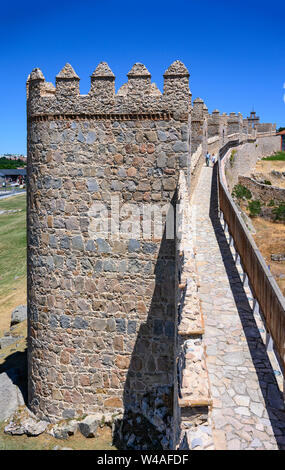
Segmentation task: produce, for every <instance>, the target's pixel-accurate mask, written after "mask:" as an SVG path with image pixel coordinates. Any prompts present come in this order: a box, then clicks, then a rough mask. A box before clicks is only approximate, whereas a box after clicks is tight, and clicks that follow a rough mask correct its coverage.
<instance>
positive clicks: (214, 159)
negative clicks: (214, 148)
mask: <svg viewBox="0 0 285 470" xmlns="http://www.w3.org/2000/svg"><path fill="white" fill-rule="evenodd" d="M212 163H213V167H214V166H215V163H216V155H215V154H214V153H213V154H212Z"/></svg>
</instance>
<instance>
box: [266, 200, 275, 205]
mask: <svg viewBox="0 0 285 470" xmlns="http://www.w3.org/2000/svg"><path fill="white" fill-rule="evenodd" d="M267 205H268V207H273V206H275V201H274V199H270V201H269V203H268V204H267Z"/></svg>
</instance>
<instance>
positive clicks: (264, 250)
mask: <svg viewBox="0 0 285 470" xmlns="http://www.w3.org/2000/svg"><path fill="white" fill-rule="evenodd" d="M252 222H253V225H254V228H255V230H256V234H255V235H253V238H254V240H255V243H256V244H257V246H258V248H259V250H260V252H261V254H262V256H263V258H264V259H265V261H266V264H267V265H268V266H269V267H270V271H271V272H272V274H273V276H274V278H275V280H276V282H277V284H278V285H279V287H280V289H281V292H282V294H283V295H284V296H285V261H272V260H271V255H272V254H281V253H282V254H285V224H284V223H280V222H279V223H277V222H270V221H269V220H265V219H263V218H262V217H254V218H252Z"/></svg>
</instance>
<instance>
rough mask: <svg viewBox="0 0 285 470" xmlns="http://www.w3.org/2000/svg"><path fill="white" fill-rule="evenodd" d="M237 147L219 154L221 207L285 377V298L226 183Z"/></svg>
mask: <svg viewBox="0 0 285 470" xmlns="http://www.w3.org/2000/svg"><path fill="white" fill-rule="evenodd" d="M230 144H231V145H230ZM232 144H233V145H232ZM236 145H238V144H237V142H236V141H235V142H228V143H227V144H226V146H225V147H222V148H221V149H220V152H219V159H218V166H219V171H218V188H219V206H220V210H221V211H222V213H223V217H224V220H225V222H226V223H227V226H228V230H229V233H230V235H231V236H232V238H233V240H234V243H235V248H236V250H237V252H238V254H239V256H240V259H241V263H242V266H243V269H244V271H245V272H246V274H247V276H248V279H249V283H250V288H251V290H252V293H253V295H254V297H255V299H256V300H257V301H258V304H259V308H260V310H261V312H262V314H263V317H264V319H265V323H266V328H267V330H268V331H269V333H270V335H271V337H272V339H273V341H274V345H275V349H276V351H277V353H278V356H279V359H280V364H281V368H282V370H283V377H284V376H285V299H284V297H283V295H282V293H281V291H280V289H279V287H278V285H277V283H276V281H275V279H274V278H273V276H272V274H271V273H270V271H269V269H268V267H267V265H266V263H265V261H264V259H263V257H262V255H261V253H260V251H259V250H258V248H257V246H256V244H255V242H254V240H253V238H252V236H251V235H250V233H249V232H248V229H247V227H246V225H245V223H244V222H243V220H242V218H241V216H240V214H239V212H238V210H237V207H236V205H235V203H234V201H233V199H232V198H231V196H230V194H229V192H228V190H227V188H226V186H225V184H224V182H223V175H222V165H221V159H222V158H223V157H224V156H225V154H226V153H227V151H228V150H229V148H230V147H232V146H236Z"/></svg>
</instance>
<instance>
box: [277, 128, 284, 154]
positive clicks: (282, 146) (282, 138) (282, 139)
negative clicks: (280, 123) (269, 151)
mask: <svg viewBox="0 0 285 470" xmlns="http://www.w3.org/2000/svg"><path fill="white" fill-rule="evenodd" d="M277 135H280V136H281V145H280V150H281V151H282V152H285V130H284V131H281V132H278V133H277Z"/></svg>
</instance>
